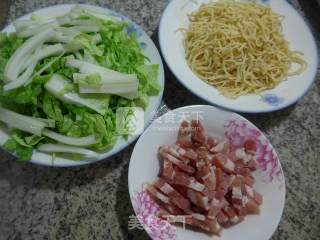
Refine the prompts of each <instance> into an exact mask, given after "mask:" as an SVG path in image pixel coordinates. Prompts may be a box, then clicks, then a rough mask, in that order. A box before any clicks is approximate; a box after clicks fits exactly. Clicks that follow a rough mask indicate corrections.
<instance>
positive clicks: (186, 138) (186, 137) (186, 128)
mask: <svg viewBox="0 0 320 240" xmlns="http://www.w3.org/2000/svg"><path fill="white" fill-rule="evenodd" d="M176 143H177V145H179V146H181V147H187V148H190V147H192V142H191V125H190V123H189V122H187V121H183V122H182V123H181V124H180V128H179V133H178V139H177V142H176Z"/></svg>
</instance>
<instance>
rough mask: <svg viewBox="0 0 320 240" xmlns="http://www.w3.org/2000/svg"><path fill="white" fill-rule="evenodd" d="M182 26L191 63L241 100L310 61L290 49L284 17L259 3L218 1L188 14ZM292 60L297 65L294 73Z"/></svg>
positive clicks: (203, 76) (227, 93)
mask: <svg viewBox="0 0 320 240" xmlns="http://www.w3.org/2000/svg"><path fill="white" fill-rule="evenodd" d="M189 21H190V25H189V27H188V29H185V30H184V33H185V38H184V47H185V52H186V59H187V62H188V65H189V66H190V68H191V69H192V71H193V72H194V73H196V74H197V75H198V77H199V78H201V79H202V80H204V81H206V82H207V83H208V84H210V85H212V86H214V87H216V88H217V89H218V90H219V91H220V92H221V93H222V94H223V95H225V96H227V97H230V98H237V97H238V96H240V95H245V94H248V93H259V92H261V91H263V90H266V89H270V88H274V87H275V86H276V85H277V84H278V83H279V82H281V81H283V80H285V79H286V78H287V77H288V76H290V75H297V74H300V73H302V72H303V71H304V70H305V68H306V66H307V64H306V62H305V61H304V60H303V58H302V54H301V53H299V52H295V51H291V50H290V49H289V44H288V42H287V41H286V39H285V38H284V36H283V33H282V17H281V16H280V15H278V14H276V13H274V12H273V11H272V10H271V8H270V7H267V6H264V5H260V4H257V3H255V2H241V1H235V0H219V1H217V2H211V3H208V4H202V5H201V7H200V8H199V9H198V10H197V11H195V12H192V13H191V14H190V15H189ZM292 63H297V64H299V68H298V69H297V70H294V71H292V70H291V67H292Z"/></svg>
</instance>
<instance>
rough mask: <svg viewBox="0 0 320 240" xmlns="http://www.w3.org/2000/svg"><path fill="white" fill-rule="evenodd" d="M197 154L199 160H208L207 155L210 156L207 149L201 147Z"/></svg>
mask: <svg viewBox="0 0 320 240" xmlns="http://www.w3.org/2000/svg"><path fill="white" fill-rule="evenodd" d="M196 152H197V154H198V160H206V159H207V154H208V150H207V148H206V147H203V146H202V147H199V148H198V149H197V150H196Z"/></svg>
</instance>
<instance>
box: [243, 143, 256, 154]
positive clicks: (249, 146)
mask: <svg viewBox="0 0 320 240" xmlns="http://www.w3.org/2000/svg"><path fill="white" fill-rule="evenodd" d="M244 148H245V150H246V152H247V153H251V154H255V153H256V151H257V146H256V142H255V141H254V140H252V139H247V140H246V141H245V142H244Z"/></svg>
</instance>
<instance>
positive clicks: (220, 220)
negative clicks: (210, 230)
mask: <svg viewBox="0 0 320 240" xmlns="http://www.w3.org/2000/svg"><path fill="white" fill-rule="evenodd" d="M228 220H229V218H228V216H227V215H226V214H225V213H224V212H223V211H220V212H219V213H218V215H217V221H218V223H219V224H221V225H224V224H226V223H227V222H228Z"/></svg>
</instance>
